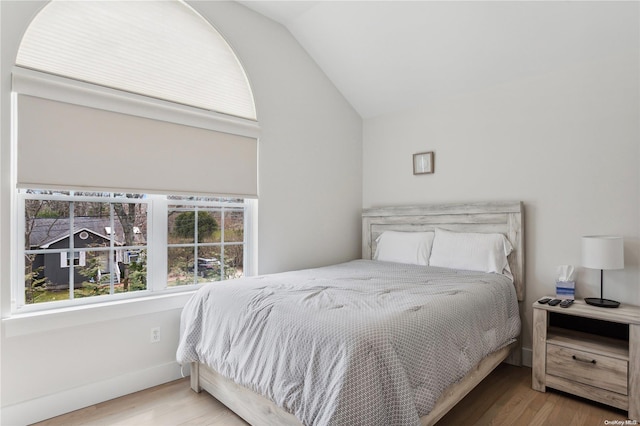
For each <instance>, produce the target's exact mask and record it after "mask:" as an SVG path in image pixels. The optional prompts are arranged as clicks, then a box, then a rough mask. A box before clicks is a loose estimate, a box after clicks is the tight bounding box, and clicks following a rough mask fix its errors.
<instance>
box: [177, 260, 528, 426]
mask: <svg viewBox="0 0 640 426" xmlns="http://www.w3.org/2000/svg"><path fill="white" fill-rule="evenodd" d="M519 333H520V319H519V315H518V304H517V300H516V295H515V291H514V289H513V284H512V283H511V281H510V280H509V279H508V278H506V277H504V276H501V275H496V274H485V273H475V272H468V271H455V270H450V269H444V268H434V267H425V266H414V265H404V264H398V263H388V262H376V261H367V260H358V261H353V262H348V263H344V264H340V265H335V266H330V267H326V268H318V269H309V270H303V271H295V272H287V273H282V274H273V275H265V276H258V277H251V278H243V279H240V280H234V281H226V282H221V283H212V284H209V285H207V286H205V287H203V288H202V289H200V290H199V291H198V292H197V293H196V294H195V295H194V296H193V298H192V299H191V300H190V301H189V302H188V303H187V305H186V306H185V308H184V311H183V313H182V326H181V337H180V345H179V348H178V352H177V359H178V362H180V363H183V364H184V363H189V362H194V361H195V362H202V363H205V364H207V365H209V366H210V367H211V368H213V369H214V370H216V371H217V372H219V373H220V374H222V375H223V376H225V377H227V378H230V379H232V380H234V381H235V382H236V383H239V384H241V385H244V386H245V387H247V388H250V389H252V390H254V391H256V392H257V393H259V394H262V395H264V396H266V397H268V398H270V399H271V400H273V401H274V402H275V403H276V404H277V405H279V406H280V407H282V408H284V409H285V410H286V411H288V412H290V413H293V414H294V415H295V416H296V417H297V418H298V419H300V420H301V421H302V422H303V423H304V424H305V425H368V426H370V425H385V426H386V425H417V424H419V417H420V416H422V415H425V414H428V413H429V411H430V410H431V409H432V407H433V405H434V403H435V402H436V400H437V399H438V396H439V395H440V393H441V392H442V391H443V390H444V389H445V388H446V387H447V386H449V385H450V384H452V383H454V382H456V381H457V380H459V379H460V378H461V377H462V376H464V375H465V373H466V372H467V371H469V370H470V368H471V367H472V366H474V365H475V364H476V363H477V362H478V361H480V360H481V359H482V358H483V357H484V356H486V355H488V354H489V353H491V352H493V351H495V350H497V349H499V348H500V347H502V346H504V345H506V344H507V343H510V342H511V341H512V340H513V338H515V337H516V336H517V335H518V334H519Z"/></svg>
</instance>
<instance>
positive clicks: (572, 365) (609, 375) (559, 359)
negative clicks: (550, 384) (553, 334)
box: [547, 343, 629, 395]
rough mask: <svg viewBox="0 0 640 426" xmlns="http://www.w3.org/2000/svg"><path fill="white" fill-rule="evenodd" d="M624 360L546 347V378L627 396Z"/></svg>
mask: <svg viewBox="0 0 640 426" xmlns="http://www.w3.org/2000/svg"><path fill="white" fill-rule="evenodd" d="M628 368H629V366H628V362H627V361H626V360H622V359H618V358H613V357H608V356H603V355H597V354H594V353H591V352H586V351H581V350H577V349H572V348H566V347H564V346H558V345H554V344H551V343H549V344H547V374H551V375H554V376H558V377H563V378H565V379H569V380H573V381H575V382H579V383H584V384H587V385H591V386H595V387H598V388H601V389H607V390H610V391H612V392H617V393H620V394H622V395H627V380H628V376H627V372H628Z"/></svg>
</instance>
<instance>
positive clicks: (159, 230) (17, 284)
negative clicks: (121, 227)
mask: <svg viewBox="0 0 640 426" xmlns="http://www.w3.org/2000/svg"><path fill="white" fill-rule="evenodd" d="M62 191H66V190H62ZM62 191H61V192H62ZM13 192H14V200H15V206H16V209H15V212H14V214H15V220H14V221H13V223H15V224H17V226H16V228H17V238H16V239H15V242H16V244H15V248H16V253H17V255H16V257H15V260H14V262H12V263H13V268H14V271H15V273H14V274H13V276H15V277H16V279H14V280H12V281H13V282H12V295H11V302H12V303H11V305H12V306H11V308H12V309H11V311H12V315H18V314H30V313H38V312H47V311H57V310H59V309H65V308H76V307H82V308H86V307H90V306H91V305H104V304H105V303H107V304H111V303H121V302H125V301H131V300H135V299H153V298H156V297H158V296H163V295H171V294H180V293H189V292H193V291H195V290H197V289H199V288H200V287H202V286H204V285H206V284H207V283H209V282H212V281H209V282H200V283H194V284H185V285H178V286H169V285H168V258H167V253H168V252H167V249H168V247H169V242H168V226H167V225H168V221H167V217H168V212H169V205H171V204H176V203H180V204H181V205H191V204H192V203H194V204H198V205H199V206H206V207H212V206H215V207H214V208H219V207H223V206H229V205H232V206H233V207H232V208H233V209H234V210H236V211H237V210H239V209H243V210H244V232H243V234H244V237H243V241H242V242H241V243H240V242H233V244H242V245H243V255H244V256H243V257H244V260H243V264H244V265H243V266H244V268H243V276H245V277H246V276H251V275H253V274H254V271H255V270H256V268H255V256H254V255H253V253H255V233H254V232H253V228H254V226H253V225H252V224H253V223H255V221H256V218H255V211H256V208H255V206H256V200H254V199H244V202H242V203H225V202H224V201H207V202H192V201H188V200H186V199H184V200H176V199H170V197H171V196H169V195H158V194H144V197H143V198H142V199H132V198H128V199H127V198H124V197H114V194H113V193H111V194H110V195H111V196H109V197H91V196H82V195H80V196H77V195H73V191H68V192H70V194H71V195H50V194H46V195H44V194H43V195H38V194H28V193H27V192H26V190H24V189H14V191H13ZM78 192H81V191H78ZM105 192H106V191H105ZM27 199H51V200H56V201H73V200H75V201H88V202H103V203H117V202H122V201H126V200H129V201H128V202H136V203H139V202H143V203H146V204H147V241H146V242H147V244H146V247H143V246H139V247H142V248H143V249H145V250H146V251H147V276H146V280H147V288H146V289H144V290H137V291H131V292H123V293H114V294H108V295H99V296H91V297H83V298H74V299H69V300H60V301H51V302H41V303H32V304H26V303H25V277H24V273H25V253H26V252H31V251H38V250H31V249H29V250H28V249H26V248H25V242H26V241H25V232H24V230H25V226H26V218H25V201H26V200H27ZM133 200H135V201H133ZM221 210H222V208H221ZM222 226H224V223H223V224H222ZM227 244H228V243H227ZM112 245H113V244H112ZM127 247H129V246H127ZM131 247H133V246H131ZM135 247H138V246H135ZM95 249H96V248H93V250H89V249H80V250H78V251H95ZM111 249H113V247H109V248H106V249H104V250H99V251H106V250H111ZM71 250H74V248H69V249H53V250H47V253H62V252H66V253H68V252H69V251H71ZM75 251H76V250H74V252H75ZM221 278H222V277H221ZM70 291H71V290H70Z"/></svg>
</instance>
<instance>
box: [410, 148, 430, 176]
mask: <svg viewBox="0 0 640 426" xmlns="http://www.w3.org/2000/svg"><path fill="white" fill-rule="evenodd" d="M429 173H433V151H429V152H419V153H417V154H413V174H414V175H424V174H429Z"/></svg>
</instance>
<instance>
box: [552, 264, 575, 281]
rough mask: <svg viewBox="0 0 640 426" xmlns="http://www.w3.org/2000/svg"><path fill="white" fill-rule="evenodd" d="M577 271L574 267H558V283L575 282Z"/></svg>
mask: <svg viewBox="0 0 640 426" xmlns="http://www.w3.org/2000/svg"><path fill="white" fill-rule="evenodd" d="M575 275H576V271H575V268H574V267H573V265H560V266H558V278H557V281H575Z"/></svg>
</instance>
